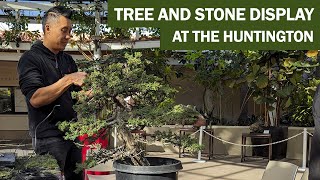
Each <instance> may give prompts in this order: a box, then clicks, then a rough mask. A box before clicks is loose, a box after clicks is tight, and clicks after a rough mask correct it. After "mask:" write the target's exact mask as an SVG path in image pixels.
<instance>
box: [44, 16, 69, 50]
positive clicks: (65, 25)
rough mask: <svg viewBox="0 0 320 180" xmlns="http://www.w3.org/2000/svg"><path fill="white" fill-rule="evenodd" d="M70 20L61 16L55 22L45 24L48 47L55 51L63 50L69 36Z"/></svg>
mask: <svg viewBox="0 0 320 180" xmlns="http://www.w3.org/2000/svg"><path fill="white" fill-rule="evenodd" d="M71 28H72V26H71V20H70V19H67V18H65V17H63V16H60V17H59V20H58V21H57V22H51V23H49V24H47V25H46V30H47V32H46V35H47V39H48V40H49V43H50V47H51V48H52V49H53V50H55V51H63V50H64V48H65V47H66V45H67V44H68V42H69V40H70V38H71V34H70V33H71Z"/></svg>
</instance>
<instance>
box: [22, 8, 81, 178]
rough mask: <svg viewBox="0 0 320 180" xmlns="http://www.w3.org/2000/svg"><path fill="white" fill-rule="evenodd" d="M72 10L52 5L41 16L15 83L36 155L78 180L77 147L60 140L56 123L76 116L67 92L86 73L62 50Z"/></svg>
mask: <svg viewBox="0 0 320 180" xmlns="http://www.w3.org/2000/svg"><path fill="white" fill-rule="evenodd" d="M71 15H72V11H71V10H69V9H67V8H65V7H63V6H56V7H53V8H51V9H49V10H48V12H47V13H46V14H45V16H44V19H43V24H42V25H43V32H44V39H43V42H41V41H37V42H36V43H35V44H34V45H32V47H31V49H30V50H29V51H26V52H25V53H24V54H23V55H22V57H21V58H20V60H19V63H18V73H19V84H20V88H21V91H22V93H23V94H24V95H25V97H26V101H27V106H28V117H29V129H30V133H31V136H32V138H33V142H34V143H33V144H34V146H35V151H36V153H38V154H45V153H49V154H51V155H52V156H54V157H55V159H56V160H57V162H58V164H59V167H60V170H61V172H62V175H64V177H65V179H67V180H68V179H70V180H71V179H72V180H78V179H79V180H81V179H83V177H82V176H83V174H82V173H78V174H76V173H74V172H73V171H74V170H75V168H76V163H81V150H80V149H79V148H77V147H76V146H75V144H74V143H73V142H72V141H66V140H64V139H63V132H61V131H60V130H59V129H58V128H57V126H56V123H57V122H59V121H65V120H69V121H70V120H73V119H76V113H75V111H74V110H73V108H72V106H73V103H72V97H71V91H74V90H77V89H81V88H79V87H81V86H82V85H83V81H84V79H85V77H86V73H84V72H78V69H77V66H76V64H75V62H74V60H73V59H72V57H71V56H70V55H68V54H66V53H64V52H63V50H64V49H65V46H66V45H67V43H68V41H69V39H70V38H71V34H70V32H71V29H72V24H71V20H70V18H71Z"/></svg>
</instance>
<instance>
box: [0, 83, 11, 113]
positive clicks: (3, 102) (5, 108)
mask: <svg viewBox="0 0 320 180" xmlns="http://www.w3.org/2000/svg"><path fill="white" fill-rule="evenodd" d="M11 93H12V92H11V88H0V113H11V112H12V110H13V109H12V107H13V104H12V99H11Z"/></svg>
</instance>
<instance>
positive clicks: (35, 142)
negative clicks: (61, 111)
mask: <svg viewBox="0 0 320 180" xmlns="http://www.w3.org/2000/svg"><path fill="white" fill-rule="evenodd" d="M56 107H60V104H57V105H54V106H53V108H52V110H51V112H50V113H49V114H48V116H47V117H46V118H44V119H43V120H42V121H41V122H40V123H39V124H38V125H37V126H36V128H35V130H34V148H36V147H37V129H38V127H39V126H40V125H41V124H42V123H43V122H44V121H46V120H47V119H48V118H49V117H50V116H51V114H52V113H53V111H54V110H55V108H56Z"/></svg>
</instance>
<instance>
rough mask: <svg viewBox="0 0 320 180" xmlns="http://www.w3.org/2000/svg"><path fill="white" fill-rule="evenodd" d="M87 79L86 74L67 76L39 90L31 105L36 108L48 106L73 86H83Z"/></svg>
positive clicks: (34, 95) (32, 98)
mask: <svg viewBox="0 0 320 180" xmlns="http://www.w3.org/2000/svg"><path fill="white" fill-rule="evenodd" d="M85 77H86V73H85V72H75V73H71V74H67V75H65V76H64V77H63V78H61V79H59V80H58V81H57V82H55V83H54V84H51V85H50V86H46V87H42V88H39V89H37V90H36V91H35V93H34V94H33V95H32V97H31V99H30V104H31V105H32V106H33V107H35V108H39V107H42V106H44V105H48V104H50V103H52V102H53V101H55V100H56V99H57V98H58V97H60V96H61V95H62V94H63V93H64V92H65V91H66V90H67V89H68V88H69V87H70V86H71V85H76V86H82V85H83V81H84V79H85Z"/></svg>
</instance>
